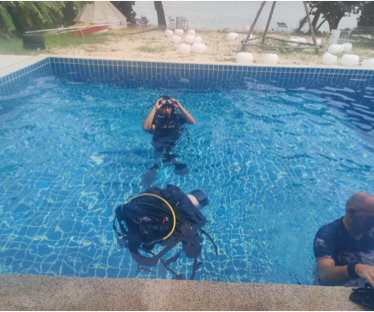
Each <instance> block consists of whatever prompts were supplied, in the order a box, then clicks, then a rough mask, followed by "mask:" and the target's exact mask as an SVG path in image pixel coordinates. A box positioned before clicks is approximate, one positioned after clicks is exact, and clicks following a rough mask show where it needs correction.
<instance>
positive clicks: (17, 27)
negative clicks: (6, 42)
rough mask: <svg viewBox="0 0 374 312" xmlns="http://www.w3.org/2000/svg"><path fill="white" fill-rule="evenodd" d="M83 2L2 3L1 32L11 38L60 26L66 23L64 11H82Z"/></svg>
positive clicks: (0, 3)
mask: <svg viewBox="0 0 374 312" xmlns="http://www.w3.org/2000/svg"><path fill="white" fill-rule="evenodd" d="M81 3H82V1H73V2H71V3H68V1H0V32H1V35H3V36H5V37H9V36H11V35H13V34H16V35H21V34H23V33H24V32H25V31H27V30H40V29H47V28H54V27H58V26H60V23H61V22H64V21H65V16H64V10H66V7H67V5H68V7H74V8H75V9H76V10H80V9H81V7H82V5H81Z"/></svg>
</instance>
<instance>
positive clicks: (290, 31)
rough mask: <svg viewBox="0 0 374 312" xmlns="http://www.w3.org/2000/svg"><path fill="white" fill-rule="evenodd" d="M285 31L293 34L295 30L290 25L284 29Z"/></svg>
mask: <svg viewBox="0 0 374 312" xmlns="http://www.w3.org/2000/svg"><path fill="white" fill-rule="evenodd" d="M284 32H285V33H286V34H292V33H293V32H294V30H293V28H291V27H288V28H286V29H285V30H284Z"/></svg>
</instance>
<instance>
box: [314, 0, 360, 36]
mask: <svg viewBox="0 0 374 312" xmlns="http://www.w3.org/2000/svg"><path fill="white" fill-rule="evenodd" d="M364 3H365V1H308V5H309V9H310V11H309V14H310V15H311V16H313V20H312V26H313V28H314V30H316V31H317V30H318V29H319V28H320V27H321V26H322V24H323V23H325V22H327V23H328V24H329V27H330V31H331V30H332V29H338V26H339V23H340V21H341V19H342V18H343V17H344V16H350V14H358V13H359V12H360V11H361V9H362V6H363V4H364ZM320 17H322V21H321V22H320V23H319V24H318V25H317V23H318V21H319V19H320Z"/></svg>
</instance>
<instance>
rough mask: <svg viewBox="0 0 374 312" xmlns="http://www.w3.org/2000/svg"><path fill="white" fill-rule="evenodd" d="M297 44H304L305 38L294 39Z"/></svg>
mask: <svg viewBox="0 0 374 312" xmlns="http://www.w3.org/2000/svg"><path fill="white" fill-rule="evenodd" d="M296 39H297V41H298V42H301V43H306V39H305V38H296Z"/></svg>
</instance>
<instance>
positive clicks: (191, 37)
mask: <svg viewBox="0 0 374 312" xmlns="http://www.w3.org/2000/svg"><path fill="white" fill-rule="evenodd" d="M194 38H195V36H190V35H187V36H186V37H184V41H185V42H187V43H193V40H194Z"/></svg>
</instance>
